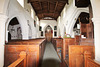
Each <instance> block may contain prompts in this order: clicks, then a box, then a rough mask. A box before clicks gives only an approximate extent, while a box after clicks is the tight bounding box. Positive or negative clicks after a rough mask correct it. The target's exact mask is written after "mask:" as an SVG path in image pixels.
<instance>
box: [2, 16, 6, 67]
mask: <svg viewBox="0 0 100 67" xmlns="http://www.w3.org/2000/svg"><path fill="white" fill-rule="evenodd" d="M6 21H7V16H5V15H0V67H3V65H4V45H5V22H6Z"/></svg>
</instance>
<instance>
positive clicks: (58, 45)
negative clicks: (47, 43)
mask: <svg viewBox="0 0 100 67" xmlns="http://www.w3.org/2000/svg"><path fill="white" fill-rule="evenodd" d="M52 41H55V43H56V45H55V48H56V51H57V53H58V56H59V57H60V59H62V56H61V55H62V45H63V39H62V38H53V39H52Z"/></svg>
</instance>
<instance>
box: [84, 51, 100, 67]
mask: <svg viewBox="0 0 100 67" xmlns="http://www.w3.org/2000/svg"><path fill="white" fill-rule="evenodd" d="M84 59H85V61H84V63H85V67H100V62H98V61H96V60H95V59H94V58H92V55H91V53H90V52H89V51H86V52H84Z"/></svg>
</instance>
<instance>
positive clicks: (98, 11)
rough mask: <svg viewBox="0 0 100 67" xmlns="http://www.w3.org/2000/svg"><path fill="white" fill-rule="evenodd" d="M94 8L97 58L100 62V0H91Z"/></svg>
mask: <svg viewBox="0 0 100 67" xmlns="http://www.w3.org/2000/svg"><path fill="white" fill-rule="evenodd" d="M90 1H91V5H92V10H93V19H92V21H93V23H94V41H95V43H94V44H95V60H97V61H99V62H100V0H90Z"/></svg>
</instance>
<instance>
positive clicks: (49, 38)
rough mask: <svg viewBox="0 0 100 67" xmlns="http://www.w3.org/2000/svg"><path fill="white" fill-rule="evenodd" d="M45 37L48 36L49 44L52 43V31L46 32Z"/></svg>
mask: <svg viewBox="0 0 100 67" xmlns="http://www.w3.org/2000/svg"><path fill="white" fill-rule="evenodd" d="M45 36H46V40H47V41H48V42H51V39H52V32H51V31H50V32H46V33H45Z"/></svg>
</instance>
